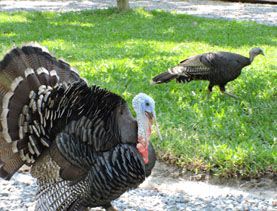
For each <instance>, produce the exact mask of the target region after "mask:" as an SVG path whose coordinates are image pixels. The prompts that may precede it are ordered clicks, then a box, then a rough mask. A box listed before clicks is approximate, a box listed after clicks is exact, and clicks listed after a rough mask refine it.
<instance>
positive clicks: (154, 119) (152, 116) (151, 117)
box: [145, 111, 163, 141]
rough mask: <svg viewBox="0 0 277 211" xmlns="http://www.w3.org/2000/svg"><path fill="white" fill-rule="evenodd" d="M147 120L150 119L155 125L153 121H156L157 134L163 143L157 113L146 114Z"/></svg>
mask: <svg viewBox="0 0 277 211" xmlns="http://www.w3.org/2000/svg"><path fill="white" fill-rule="evenodd" d="M145 114H146V116H147V118H148V119H149V121H150V123H151V124H153V121H154V124H155V125H156V130H157V133H158V136H159V139H160V140H161V141H162V140H163V138H162V136H161V133H160V129H159V125H158V122H157V117H156V113H155V111H154V112H153V113H152V112H147V111H146V112H145Z"/></svg>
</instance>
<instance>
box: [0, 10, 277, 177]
mask: <svg viewBox="0 0 277 211" xmlns="http://www.w3.org/2000/svg"><path fill="white" fill-rule="evenodd" d="M29 41H37V42H39V43H40V44H42V45H45V46H47V47H48V49H49V50H50V51H51V52H53V53H54V54H55V55H56V57H62V58H64V59H65V60H66V61H68V62H69V63H70V64H71V65H72V66H74V67H75V68H77V69H78V70H79V72H80V74H81V75H82V76H83V77H85V78H87V80H88V81H89V83H91V84H97V85H100V86H101V87H105V88H107V89H109V90H111V91H113V92H115V93H118V94H120V95H122V96H123V97H124V98H125V99H126V100H127V101H128V102H129V103H130V105H131V100H132V98H133V97H134V96H135V95H136V94H137V93H138V92H145V93H147V94H149V95H151V96H152V97H153V98H154V99H155V100H156V106H157V108H156V112H157V116H158V121H159V125H160V130H161V133H162V135H163V138H164V141H163V142H162V143H160V144H159V146H158V143H159V142H158V139H157V135H156V133H154V135H153V140H152V141H153V142H154V143H155V145H156V148H157V151H158V152H159V156H160V158H162V159H164V160H169V161H170V162H171V163H175V164H177V165H179V166H182V167H185V168H187V169H189V170H192V171H193V172H196V173H197V172H203V171H204V172H209V173H212V174H213V175H218V176H222V177H234V176H240V177H249V176H251V177H259V176H261V175H263V174H265V173H272V172H273V173H275V174H276V173H277V146H276V143H277V128H276V126H277V27H270V26H264V25H259V24H256V23H252V22H238V21H224V20H212V19H205V18H198V17H193V16H188V15H179V14H173V13H165V12H161V11H152V12H146V11H144V10H135V11H130V12H127V13H122V14H120V13H117V12H116V11H115V10H112V9H109V10H101V11H100V10H96V11H86V12H69V13H53V12H15V13H5V12H4V13H3V12H2V13H0V52H1V53H0V54H1V57H2V56H3V55H4V53H5V52H6V51H8V50H9V49H10V48H11V47H12V46H13V45H21V44H22V43H26V42H29ZM256 46H259V47H261V48H262V49H264V52H265V54H266V57H262V56H259V57H257V58H256V59H255V61H254V63H253V64H252V65H251V66H248V67H246V68H245V69H244V71H243V73H242V75H241V76H240V77H239V78H238V79H237V80H235V81H233V82H231V83H229V84H228V85H227V87H226V88H227V91H229V92H232V93H234V94H236V95H237V96H239V98H240V99H239V100H235V99H232V98H230V97H226V96H222V95H221V94H220V92H219V90H218V89H217V88H215V89H214V92H213V94H212V96H211V97H210V98H207V92H206V89H207V85H208V82H201V81H199V82H191V83H188V84H176V83H175V82H171V83H169V84H164V85H157V86H151V85H150V84H149V82H150V79H151V78H152V77H153V76H155V75H156V74H157V73H159V72H162V71H164V70H166V69H167V68H169V67H171V66H173V65H175V64H177V63H178V62H179V61H181V60H183V59H184V58H186V57H188V56H191V55H195V54H199V53H203V52H208V51H218V50H224V51H232V52H236V53H240V54H243V55H248V52H249V50H250V49H251V48H252V47H256Z"/></svg>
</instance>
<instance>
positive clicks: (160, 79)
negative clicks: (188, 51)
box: [153, 48, 264, 97]
mask: <svg viewBox="0 0 277 211" xmlns="http://www.w3.org/2000/svg"><path fill="white" fill-rule="evenodd" d="M259 54H262V55H264V53H263V51H262V49H260V48H252V49H251V50H250V51H249V58H247V57H245V56H242V55H239V54H236V53H230V52H216V53H204V54H200V55H197V56H192V57H189V58H188V59H185V60H183V61H181V62H180V64H179V65H178V66H176V67H173V68H170V69H169V70H168V71H166V72H164V73H161V74H159V75H157V76H156V77H154V78H153V82H154V83H157V84H160V83H167V82H169V81H171V80H173V79H176V81H177V82H180V83H182V82H183V83H186V82H190V81H192V80H207V81H209V82H210V83H209V86H208V90H209V92H211V91H212V89H213V86H215V85H218V86H219V88H220V91H221V92H222V93H225V94H228V95H230V96H232V97H236V96H235V95H232V94H230V93H227V92H225V86H226V84H227V83H228V82H229V81H232V80H234V79H236V78H237V77H238V76H239V75H240V73H241V70H242V68H244V67H245V66H248V65H250V64H251V63H252V62H253V60H254V58H255V57H256V56H257V55H259Z"/></svg>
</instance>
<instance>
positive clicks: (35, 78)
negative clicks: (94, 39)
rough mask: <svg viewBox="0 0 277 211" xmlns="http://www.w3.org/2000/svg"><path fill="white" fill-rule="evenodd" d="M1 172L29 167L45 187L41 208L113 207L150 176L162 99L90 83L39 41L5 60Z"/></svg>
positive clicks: (0, 81)
mask: <svg viewBox="0 0 277 211" xmlns="http://www.w3.org/2000/svg"><path fill="white" fill-rule="evenodd" d="M0 103H1V106H0V109H1V110H0V111H1V125H0V126H1V136H0V176H1V177H2V178H4V179H7V180H8V179H10V178H11V177H12V176H13V174H14V173H15V172H16V171H17V170H18V169H19V168H20V167H21V166H22V165H23V164H27V165H31V166H32V167H31V174H32V176H34V177H35V178H37V183H38V186H39V189H38V193H37V200H38V202H37V204H36V210H82V209H85V208H86V207H96V206H103V207H104V208H112V207H111V204H110V202H111V201H112V200H114V199H116V198H118V197H119V196H120V195H121V194H123V193H124V192H125V191H126V190H128V189H130V188H135V187H137V186H138V185H139V184H140V183H142V182H143V181H144V179H145V177H146V176H148V175H150V173H151V170H152V168H153V167H154V164H155V160H156V157H155V152H154V149H153V147H152V145H151V143H150V142H149V137H150V133H151V125H152V121H153V120H154V118H155V110H154V109H155V103H154V101H153V99H152V98H150V97H149V96H147V95H145V94H142V93H141V94H139V95H137V96H136V97H135V98H134V99H133V106H134V109H135V112H136V113H137V120H135V119H134V118H133V117H132V115H131V113H130V111H129V108H128V106H127V103H126V101H125V100H124V99H122V98H121V97H120V96H118V95H116V94H113V93H111V92H109V91H107V90H104V89H101V88H99V87H97V86H92V87H88V86H87V84H86V82H85V81H84V80H82V79H81V78H80V77H79V76H78V74H77V73H76V71H74V70H73V69H72V68H71V67H70V66H69V65H68V64H67V63H65V62H63V61H61V60H57V59H56V58H54V57H52V56H51V55H50V54H49V53H48V52H47V51H46V50H45V49H42V48H41V47H35V46H23V47H22V48H15V49H13V50H12V51H11V52H10V53H8V54H7V55H6V56H5V57H4V59H3V60H2V61H1V63H0Z"/></svg>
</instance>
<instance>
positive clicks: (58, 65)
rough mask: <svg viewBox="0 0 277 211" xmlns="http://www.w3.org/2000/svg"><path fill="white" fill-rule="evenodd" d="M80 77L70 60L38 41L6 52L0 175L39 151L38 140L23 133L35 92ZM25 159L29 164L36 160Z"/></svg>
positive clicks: (0, 72)
mask: <svg viewBox="0 0 277 211" xmlns="http://www.w3.org/2000/svg"><path fill="white" fill-rule="evenodd" d="M79 80H82V79H80V77H79V75H78V73H77V72H76V71H75V70H74V69H72V68H71V67H70V66H69V64H67V63H66V62H64V61H62V60H57V59H56V58H55V57H53V56H51V55H50V54H49V53H48V51H47V50H46V49H45V48H43V47H40V46H38V45H36V44H30V45H26V46H23V47H21V48H14V49H12V50H11V51H10V52H9V53H7V54H6V55H5V56H4V58H3V60H2V61H1V62H0V104H1V105H0V114H1V118H0V177H2V178H4V179H10V178H11V177H12V175H13V174H14V173H15V172H16V171H17V170H18V169H19V168H20V167H21V166H22V165H23V164H24V163H26V160H24V159H22V156H23V155H24V153H25V152H26V151H30V150H31V151H33V153H34V154H35V153H38V152H36V151H37V147H34V146H32V145H36V143H35V141H33V140H32V139H31V138H30V137H29V139H28V140H26V137H23V135H22V134H23V131H25V132H26V130H28V128H27V127H28V124H26V121H28V118H30V117H29V116H28V112H27V111H26V109H28V106H29V107H32V106H33V105H32V99H31V96H32V93H38V96H39V93H40V92H43V91H44V92H45V91H47V90H48V91H50V90H51V89H52V88H53V87H55V86H57V84H61V83H64V84H68V83H73V82H74V81H79ZM26 105H28V106H27V107H26ZM37 105H38V104H37ZM33 107H34V106H33ZM33 109H38V108H33ZM34 129H35V128H34ZM26 159H27V160H28V161H30V162H28V163H29V164H30V163H31V161H33V160H32V158H30V157H28V158H26Z"/></svg>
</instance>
